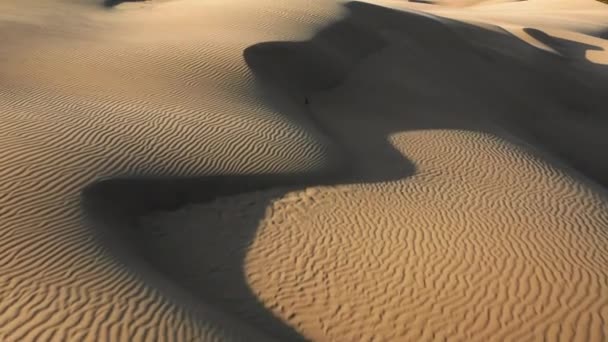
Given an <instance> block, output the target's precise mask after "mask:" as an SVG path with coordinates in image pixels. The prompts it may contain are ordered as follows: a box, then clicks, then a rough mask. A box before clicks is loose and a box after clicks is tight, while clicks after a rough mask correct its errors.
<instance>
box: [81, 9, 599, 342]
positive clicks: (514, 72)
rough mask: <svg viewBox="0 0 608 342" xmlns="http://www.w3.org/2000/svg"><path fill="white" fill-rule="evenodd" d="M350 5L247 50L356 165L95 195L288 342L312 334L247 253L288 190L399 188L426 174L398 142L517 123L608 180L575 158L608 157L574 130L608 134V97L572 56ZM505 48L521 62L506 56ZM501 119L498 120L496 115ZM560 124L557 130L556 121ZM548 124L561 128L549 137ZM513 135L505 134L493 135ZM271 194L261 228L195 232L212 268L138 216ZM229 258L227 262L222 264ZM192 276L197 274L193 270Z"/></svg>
mask: <svg viewBox="0 0 608 342" xmlns="http://www.w3.org/2000/svg"><path fill="white" fill-rule="evenodd" d="M119 2H122V1H110V0H108V1H106V2H105V4H106V6H113V5H115V4H117V3H119ZM345 6H346V9H347V11H348V14H347V15H346V16H345V17H344V18H342V19H340V20H339V21H338V22H335V23H332V24H330V25H329V26H327V27H326V28H324V29H322V30H320V31H319V32H318V33H317V34H316V35H315V36H314V37H312V38H311V39H310V40H308V41H304V42H263V43H259V44H256V45H253V46H250V47H248V48H247V49H246V50H245V51H244V52H243V57H244V59H245V61H246V63H247V65H248V66H249V68H250V69H251V71H252V72H253V74H254V75H255V76H256V79H257V81H258V82H259V91H260V94H261V96H267V99H268V103H269V105H271V106H274V107H275V108H276V109H277V110H278V111H280V112H282V113H284V114H285V115H296V116H299V117H301V118H302V119H304V120H308V121H310V122H311V123H313V124H314V126H315V127H317V129H318V130H319V132H320V134H324V135H326V136H327V137H328V138H329V139H331V140H333V141H334V142H335V148H336V150H337V155H342V156H344V160H340V162H338V163H336V164H335V165H331V167H328V168H327V169H324V170H320V171H319V172H317V173H315V172H307V173H293V174H262V175H246V174H245V175H241V174H234V175H215V176H201V177H196V178H187V179H183V178H148V179H143V178H124V179H109V180H103V181H100V182H97V183H95V184H92V185H91V186H89V187H88V188H87V189H85V190H84V191H83V205H84V208H85V210H86V212H87V213H89V214H90V216H91V217H92V218H93V219H97V220H104V219H106V218H107V217H116V218H117V219H118V220H121V221H124V222H129V223H130V226H131V227H132V228H131V229H129V230H128V231H124V232H121V233H120V234H122V235H123V236H124V238H125V239H126V240H128V241H130V242H131V243H132V244H133V245H135V246H136V247H137V248H138V251H139V252H140V253H141V255H142V256H143V258H144V259H146V260H148V262H149V263H150V265H151V266H152V267H154V268H156V269H158V271H159V272H160V273H162V274H165V275H167V277H168V278H170V279H171V280H173V281H175V282H176V283H177V284H179V285H181V286H182V287H183V288H184V289H186V290H188V291H189V292H190V293H191V294H193V296H195V297H196V298H198V300H200V301H201V302H203V303H207V304H209V305H211V306H213V307H215V308H216V309H217V310H220V311H224V312H226V313H229V314H231V315H234V316H235V317H238V318H240V319H241V320H242V321H244V322H248V323H250V324H253V325H254V326H255V327H257V328H259V329H260V330H262V331H264V332H265V333H267V334H268V336H272V337H276V338H279V339H281V340H303V339H305V337H304V336H302V335H300V334H299V333H298V331H297V329H296V328H294V327H292V326H290V325H289V324H287V323H286V322H284V321H283V320H281V319H280V318H278V317H276V316H275V315H274V314H273V312H272V311H271V310H270V309H268V308H266V307H265V306H264V305H263V304H262V303H261V302H260V301H259V299H258V296H257V295H256V294H255V293H254V292H253V291H252V290H251V288H250V287H249V285H248V280H247V275H246V274H245V271H244V266H245V259H246V254H247V248H248V246H249V245H250V244H251V242H252V240H253V239H254V238H255V234H256V231H257V229H258V224H259V222H260V221H261V220H262V219H263V217H264V215H265V208H266V206H267V205H268V204H269V203H270V201H271V200H272V199H273V198H276V197H280V196H281V195H282V194H284V193H285V192H286V191H289V190H294V189H295V190H297V189H303V188H305V187H307V186H313V185H339V184H359V183H368V184H369V183H378V182H389V181H398V180H403V179H405V178H407V177H410V176H412V175H414V174H415V172H416V167H415V162H414V161H411V160H409V159H408V158H407V157H406V156H404V154H403V153H402V152H400V151H398V150H397V149H396V148H395V147H394V146H393V145H392V144H391V143H390V142H389V137H390V136H391V135H392V134H395V133H400V132H405V131H413V130H425V129H455V130H473V131H484V132H485V131H487V127H508V129H509V134H512V135H513V136H517V137H518V138H521V139H522V141H531V142H534V143H535V144H537V143H538V144H539V146H541V149H546V150H547V151H549V152H550V153H553V154H554V155H556V158H560V160H563V161H564V162H565V163H568V164H569V165H571V166H572V167H573V168H576V169H577V170H579V171H580V172H582V173H584V174H586V175H588V176H589V177H591V178H593V179H595V181H597V182H599V183H602V184H604V185H608V176H607V175H608V162H603V161H602V160H600V159H599V158H598V155H599V152H597V153H596V154H594V153H595V152H591V153H586V154H585V155H584V156H578V155H577V154H576V153H577V151H580V149H585V150H591V149H597V148H598V147H602V148H604V147H606V148H608V143H606V142H605V139H603V138H602V136H600V135H599V134H600V131H599V130H598V132H597V134H598V135H597V136H595V135H594V136H586V137H583V138H576V137H578V135H577V134H578V133H576V132H573V131H572V129H573V128H572V125H571V124H570V123H571V122H572V121H577V120H579V117H578V116H579V115H581V112H585V113H587V114H588V115H587V116H586V117H590V118H594V119H593V120H594V121H591V123H585V124H584V125H583V126H581V130H582V129H588V126H589V125H596V126H597V124H598V123H601V125H600V126H597V127H601V128H602V131H604V130H605V128H608V123H607V122H605V118H604V117H603V116H602V115H601V114H602V110H603V109H604V107H601V106H602V104H601V103H598V101H597V99H598V96H600V94H601V92H602V91H603V89H602V88H601V87H598V86H597V85H598V84H599V83H593V84H589V83H586V81H585V80H581V79H580V78H577V77H574V76H570V75H568V74H567V73H562V72H561V71H562V70H561V69H564V68H569V67H570V64H568V63H567V62H566V61H563V60H561V59H559V58H556V57H555V56H554V55H551V54H549V53H546V52H544V51H541V50H538V49H536V48H534V47H531V46H528V45H526V44H525V43H523V42H521V41H520V40H518V39H517V38H515V37H511V36H510V35H508V34H506V33H504V32H497V31H490V30H486V29H483V28H479V27H476V26H472V25H468V24H464V23H460V22H454V21H450V20H447V19H445V20H444V19H442V20H438V19H437V18H432V17H428V16H423V15H419V14H416V13H410V12H403V11H397V10H392V9H388V8H384V7H380V6H376V5H371V4H367V3H361V2H350V3H347V4H345ZM527 32H528V33H530V34H531V35H534V36H535V37H536V38H539V40H543V39H544V40H547V39H548V37H547V35H546V34H544V33H542V32H541V31H538V30H532V29H531V30H528V31H527ZM552 42H554V40H551V42H550V43H552ZM559 44H562V45H563V44H564V43H563V42H560V43H559ZM577 44H579V43H576V42H568V49H569V51H574V52H575V53H574V55H575V57H580V55H581V51H584V50H585V49H588V48H589V47H588V46H581V45H577ZM505 47H506V48H507V50H509V51H510V53H509V54H505V53H503V52H502V51H504V50H505ZM520 52H521V53H522V54H526V55H527V56H530V55H531V56H533V58H531V60H533V62H532V64H530V63H529V62H527V61H526V62H524V61H522V60H521V59H520V58H519V56H520ZM362 63H368V64H366V70H367V69H371V70H372V74H373V75H375V76H373V77H371V78H370V77H368V75H365V76H361V79H365V80H370V79H371V80H373V81H377V82H379V83H378V84H366V85H361V87H362V88H361V93H357V91H358V90H356V89H355V90H354V93H347V95H341V96H340V97H337V98H339V99H340V100H338V101H336V100H335V99H334V101H333V102H332V103H331V105H327V101H330V102H331V99H332V97H331V96H329V98H330V100H328V96H327V93H328V92H331V91H335V90H336V89H339V88H340V87H342V86H344V84H345V83H346V82H348V83H349V84H357V81H356V80H357V78H356V77H358V76H357V74H356V73H358V72H360V71H361V70H360V68H359V67H360V66H361V65H362ZM598 68H599V67H598ZM547 79H549V80H552V79H556V80H558V81H559V82H560V83H559V85H556V84H554V82H552V81H550V82H547V81H546V80H547ZM404 80H412V81H411V84H409V88H408V87H406V88H403V89H401V88H398V89H395V84H400V82H404ZM501 82H502V83H501ZM405 83H407V82H405ZM418 84H420V87H417V85H418ZM503 84H505V85H503ZM511 85H518V86H519V88H517V89H513V88H512V87H511ZM571 89H576V90H575V91H569V90H571ZM366 92H375V93H374V94H375V98H376V100H374V101H375V102H374V103H373V104H372V105H371V106H366V105H365V103H366V102H365V101H363V100H361V99H360V98H359V97H358V95H361V94H365V93H366ZM348 94H350V96H349V95H348ZM538 94H541V95H542V96H540V95H538ZM529 96H539V97H541V99H540V100H538V101H533V102H534V104H533V105H530V104H528V102H529V101H526V99H527V97H529ZM276 98H282V99H284V101H283V102H281V101H276ZM334 98H336V96H334ZM599 98H601V96H600V97H599ZM370 101H371V100H370ZM560 101H570V102H571V103H572V105H571V106H569V107H568V108H569V109H568V110H566V111H565V112H559V113H558V112H556V111H555V110H554V109H553V108H552V107H548V104H551V103H559V102H560ZM319 103H323V104H324V105H323V106H320V105H319ZM332 106H333V107H332ZM335 106H346V107H347V108H348V109H349V110H344V111H340V113H338V112H332V110H327V109H326V108H330V109H331V108H334V107H335ZM294 108H295V110H294ZM492 111H493V112H495V114H492V115H489V114H488V113H489V112H492ZM530 116H534V118H533V120H524V119H523V118H529V117H530ZM550 120H552V123H547V121H550ZM589 120H591V119H589ZM528 122H533V123H534V122H539V124H538V125H536V124H532V125H529V124H528ZM540 122H542V124H540ZM547 127H549V129H548V130H549V131H551V132H552V133H550V134H541V133H539V132H541V131H544V130H547ZM500 132H501V129H496V130H491V131H489V133H490V134H500ZM362 134H364V135H365V138H364V139H362V137H361V135H362ZM593 134H596V133H593ZM564 135H566V136H570V135H571V136H572V137H571V139H570V140H569V141H567V143H564V139H560V138H561V137H563V136H564ZM575 136H576V137H575ZM573 137H574V138H573ZM577 139H578V140H577ZM565 145H568V146H569V147H565ZM604 171H607V172H605V173H604ZM272 189H274V190H273V192H271V193H269V195H267V196H264V195H260V196H259V197H257V198H258V200H257V201H256V202H255V203H253V204H252V207H251V208H249V209H248V213H249V218H248V220H249V221H247V222H248V223H247V224H246V225H244V226H240V227H238V239H230V240H227V239H223V238H222V237H223V235H222V234H220V233H217V232H215V231H209V232H205V231H202V232H199V233H197V234H201V235H196V236H197V237H198V238H200V237H201V236H204V237H205V239H204V240H205V241H199V242H198V246H199V248H200V249H208V250H209V251H204V252H203V254H202V255H204V256H205V258H204V259H198V260H197V259H191V258H190V256H191V255H189V254H188V251H180V253H182V254H183V253H186V255H188V257H183V255H182V257H179V258H178V257H173V256H171V255H167V254H163V255H159V253H158V251H156V250H154V249H153V248H152V249H151V248H150V247H149V246H146V245H145V244H146V243H145V241H146V238H143V237H144V236H148V235H150V234H153V233H154V232H150V231H149V230H148V229H147V227H146V226H145V225H142V224H141V223H140V221H139V219H138V218H139V217H140V216H142V215H146V214H148V213H151V212H155V211H159V210H163V211H168V210H173V209H176V208H180V207H182V206H184V205H186V204H188V203H202V202H209V201H212V200H214V199H216V198H218V197H227V196H234V195H239V194H243V193H251V192H258V191H263V190H272ZM201 226H204V223H203V222H201ZM165 233H166V232H165ZM142 241H143V242H142ZM184 249H186V248H184ZM197 255H201V254H200V253H199V254H197ZM172 258H173V259H172ZM188 260H189V261H188ZM218 260H221V264H222V265H219V266H218V265H217V262H218ZM188 262H189V263H190V264H184V263H188ZM184 269H189V270H188V271H187V272H186V271H184ZM192 272H195V273H196V277H191V276H189V275H188V274H189V273H192Z"/></svg>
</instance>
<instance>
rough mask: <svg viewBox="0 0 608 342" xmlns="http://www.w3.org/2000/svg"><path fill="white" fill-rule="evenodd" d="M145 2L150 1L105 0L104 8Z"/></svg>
mask: <svg viewBox="0 0 608 342" xmlns="http://www.w3.org/2000/svg"><path fill="white" fill-rule="evenodd" d="M144 1H148V0H104V1H103V6H104V7H114V6H118V5H120V4H122V3H125V2H144Z"/></svg>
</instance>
